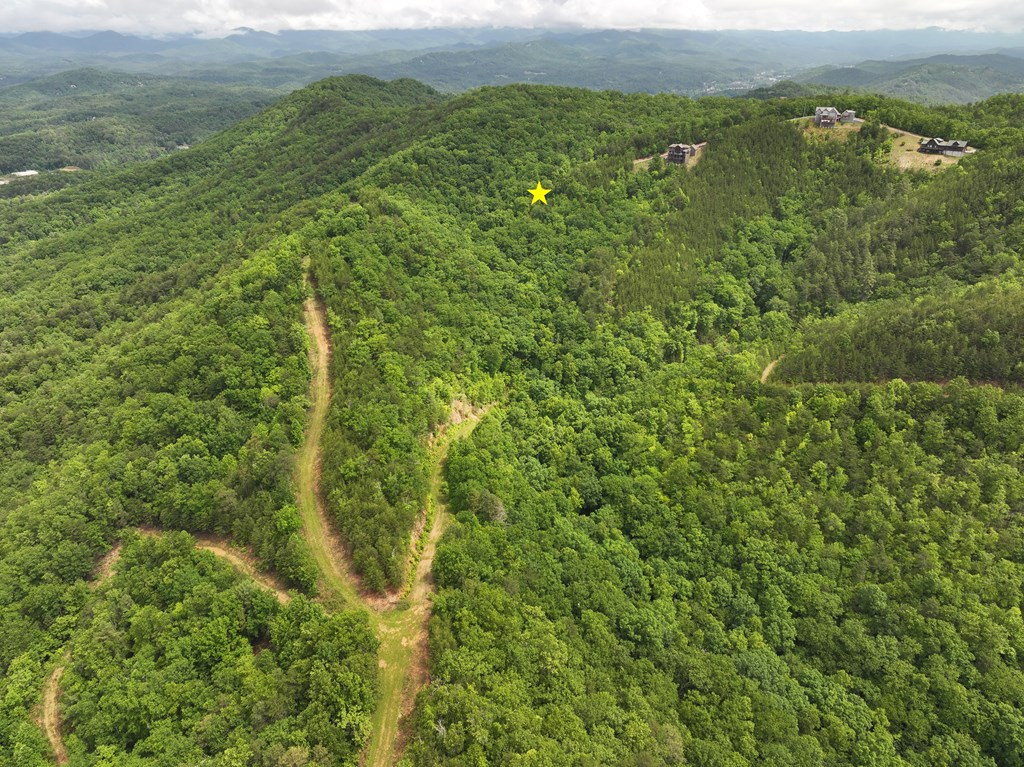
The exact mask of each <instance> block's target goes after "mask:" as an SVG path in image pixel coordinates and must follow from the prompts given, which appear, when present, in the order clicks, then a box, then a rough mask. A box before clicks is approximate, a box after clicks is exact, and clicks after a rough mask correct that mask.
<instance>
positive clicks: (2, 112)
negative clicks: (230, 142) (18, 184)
mask: <svg viewBox="0 0 1024 767" xmlns="http://www.w3.org/2000/svg"><path fill="white" fill-rule="evenodd" d="M277 96H278V94H276V93H275V92H274V91H271V90H270V89H267V88H256V87H242V86H227V85H214V84H210V83H205V82H200V81H198V80H187V79H184V78H171V77H154V76H152V75H138V74H127V73H124V72H109V71H100V70H96V69H78V70H72V71H68V72H61V73H60V74H56V75H51V76H49V77H43V78H39V79H37V80H32V81H31V82H27V83H23V84H21V85H16V86H14V87H11V88H4V89H0V174H3V173H11V172H15V171H23V170H40V171H42V170H52V169H54V168H61V167H65V166H73V167H78V168H86V169H88V168H100V167H109V166H113V165H121V164H124V163H127V162H133V161H138V160H149V159H153V158H155V157H159V156H160V155H161V154H163V153H165V152H172V151H175V150H178V149H179V148H181V147H187V146H188V145H190V144H194V143H195V142H196V141H199V140H200V139H203V138H206V137H207V136H209V135H210V134H212V133H216V132H217V131H219V130H223V129H224V128H227V127H229V126H231V125H233V124H234V123H236V122H238V121H239V120H241V119H243V118H245V117H249V116H250V115H252V114H255V113H256V112H257V111H259V110H260V109H262V108H264V107H266V106H267V105H269V104H271V103H272V102H273V101H274V99H275V98H277Z"/></svg>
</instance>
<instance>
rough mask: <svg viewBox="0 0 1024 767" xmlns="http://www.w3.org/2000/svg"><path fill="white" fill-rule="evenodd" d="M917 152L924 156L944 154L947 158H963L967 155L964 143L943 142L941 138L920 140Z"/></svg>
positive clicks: (954, 141)
mask: <svg viewBox="0 0 1024 767" xmlns="http://www.w3.org/2000/svg"><path fill="white" fill-rule="evenodd" d="M917 151H918V152H924V153H925V154H944V155H946V156H948V157H963V156H964V155H965V154H966V153H967V142H966V141H957V140H952V141H944V140H943V139H941V138H928V139H921V145H920V146H919V147H918V148H917Z"/></svg>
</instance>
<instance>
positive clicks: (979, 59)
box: [796, 53, 1024, 104]
mask: <svg viewBox="0 0 1024 767" xmlns="http://www.w3.org/2000/svg"><path fill="white" fill-rule="evenodd" d="M796 79H797V80H799V81H802V82H807V83H820V84H822V85H829V86H840V87H847V88H856V89H859V90H869V91H875V92H877V93H884V94H887V95H890V96H899V97H900V98H905V99H908V100H911V101H920V102H924V103H934V104H939V103H969V102H973V101H980V100H981V99H984V98H988V97H989V96H992V95H995V94H996V93H1005V92H1015V91H1022V90H1024V57H1022V56H1020V55H1018V56H1013V55H1007V54H1006V53H997V54H982V55H953V54H941V55H936V56H929V57H927V58H923V59H905V60H900V61H864V62H861V63H859V64H857V65H856V66H848V67H821V68H818V69H814V70H811V71H809V72H805V73H802V74H801V75H800V76H798V77H797V78H796Z"/></svg>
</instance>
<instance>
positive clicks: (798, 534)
mask: <svg viewBox="0 0 1024 767" xmlns="http://www.w3.org/2000/svg"><path fill="white" fill-rule="evenodd" d="M849 102H850V103H844V104H842V106H843V107H844V108H856V109H857V110H858V111H859V112H860V113H861V114H863V115H865V116H866V117H867V122H866V123H865V124H864V126H863V128H862V130H861V131H860V132H859V133H856V134H853V135H852V136H851V137H850V139H849V140H847V141H842V142H841V141H809V140H807V139H806V138H805V137H804V134H803V133H802V132H801V131H800V129H799V128H798V127H797V126H796V125H795V124H793V123H792V122H789V121H788V118H790V117H793V116H796V115H799V114H804V113H806V110H807V109H808V108H809V107H812V106H813V102H812V101H810V100H809V99H805V98H801V97H794V98H791V99H786V100H762V99H751V100H735V99H725V98H717V99H701V100H697V101H691V100H688V99H684V98H679V97H674V96H669V95H657V96H650V95H640V94H637V95H623V94H618V93H593V92H588V91H582V90H573V89H566V88H557V87H549V86H509V87H502V88H484V89H480V90H477V91H472V92H470V93H467V94H465V95H463V96H459V97H456V98H442V97H441V96H440V95H439V94H437V93H436V92H434V91H432V90H430V89H429V88H427V87H425V86H422V85H420V84H418V83H415V82H412V81H408V80H406V81H395V82H392V83H383V82H380V81H375V80H372V79H370V78H366V77H350V78H337V79H331V80H326V81H323V82H321V83H318V84H316V85H314V86H311V87H310V88H308V89H305V90H303V91H300V92H298V93H295V94H293V95H291V96H289V97H286V98H284V99H282V100H281V101H280V102H278V103H277V104H275V105H274V106H272V107H271V108H270V109H268V110H267V111H266V112H264V113H262V114H261V115H259V116H257V117H255V118H252V119H250V120H248V121H245V122H243V123H241V124H239V125H238V126H236V127H235V128H232V129H230V130H228V131H226V132H224V133H221V134H218V135H216V136H214V137H212V138H210V139H209V140H207V141H205V142H203V143H202V144H201V145H200V146H198V147H197V148H196V149H195V150H193V151H190V152H187V153H180V154H176V155H174V156H171V157H168V158H165V159H162V160H159V161H157V162H154V163H143V164H139V165H135V166H132V167H131V168H129V169H127V170H122V171H118V172H110V173H103V174H93V175H92V176H91V177H90V178H88V179H86V180H84V181H82V182H80V183H75V184H73V185H71V186H70V187H68V188H65V189H53V190H52V191H46V190H47V189H48V188H49V187H47V186H45V184H44V182H37V183H39V184H40V186H39V187H33V193H32V194H13V193H12V194H9V195H8V196H6V197H5V198H4V199H3V200H0V236H2V244H0V397H2V399H0V425H2V426H0V453H2V458H3V460H2V462H0V524H2V527H3V535H2V537H0V557H2V560H0V561H2V565H0V594H2V595H3V598H2V599H0V606H2V609H3V616H2V620H0V760H3V759H6V760H15V761H16V763H18V764H27V765H32V764H45V763H47V759H48V755H47V742H46V740H45V739H44V737H43V735H42V733H41V731H40V730H39V728H38V727H37V726H36V724H35V723H34V717H35V714H34V709H35V708H36V706H38V704H39V701H40V699H41V696H42V690H43V687H44V682H45V680H46V678H47V676H48V674H49V672H50V670H51V669H52V668H54V667H55V666H56V665H57V664H60V663H64V664H66V670H65V671H64V677H63V681H62V682H61V686H62V695H63V698H62V701H63V702H62V707H63V718H64V721H63V727H64V732H65V743H66V745H67V747H68V751H69V758H70V760H71V763H72V764H76V765H79V764H80V765H101V764H131V765H135V764H138V765H142V764H166V765H185V764H211V765H236V764H237V765H259V766H260V767H264V766H266V767H278V766H280V767H284V765H317V766H318V767H320V766H326V765H341V764H346V765H351V764H357V763H358V759H359V753H360V749H361V748H362V747H363V745H364V744H365V740H366V734H367V727H368V725H367V721H368V717H369V715H370V712H371V710H372V709H373V707H374V702H375V696H376V694H377V692H376V691H377V680H376V677H375V673H374V672H375V669H376V668H377V666H378V659H377V658H376V641H375V638H374V636H373V632H372V630H371V628H372V625H373V623H372V620H370V618H368V616H367V615H366V613H365V612H363V611H359V610H348V611H339V612H333V613H332V612H328V611H326V610H325V608H324V607H323V606H322V605H321V604H318V603H317V602H316V601H315V597H316V593H315V592H316V581H317V579H316V573H315V567H314V565H313V562H312V559H311V556H310V551H309V544H308V543H307V541H306V540H304V538H303V536H302V534H301V525H300V522H299V519H298V515H297V512H296V509H295V506H294V501H293V495H292V493H293V488H292V486H291V467H292V462H293V459H294V452H295V448H296V446H297V445H298V444H299V443H300V441H301V439H302V429H303V424H304V420H305V419H304V411H305V408H306V407H307V405H308V401H307V396H306V392H307V384H308V380H309V376H310V367H309V364H308V362H307V358H306V346H307V344H308V341H307V340H306V337H305V335H304V333H303V329H302V325H301V317H302V303H303V301H304V300H305V299H306V297H307V295H308V294H309V290H310V289H313V290H315V291H316V294H317V295H318V296H319V297H320V298H322V300H323V302H324V305H325V307H326V313H327V320H328V324H329V327H330V331H331V343H332V347H333V355H332V360H331V369H330V380H331V385H332V390H333V394H332V400H331V409H330V413H329V418H328V422H327V428H326V433H325V435H324V438H323V451H324V461H323V466H322V481H323V490H324V494H325V497H326V502H327V509H328V513H329V516H330V518H331V520H332V521H333V523H334V524H335V525H336V526H337V528H338V530H339V532H340V534H341V537H342V539H343V540H344V543H345V548H346V551H347V552H348V553H349V554H350V556H351V561H352V566H353V567H354V569H355V570H356V572H357V573H358V574H359V576H360V578H361V583H362V586H363V587H364V588H365V589H367V590H369V591H375V592H381V591H385V590H389V589H391V590H395V589H396V588H397V587H399V586H400V585H401V584H402V581H403V578H404V577H405V562H406V557H407V552H408V549H409V544H410V538H411V535H412V531H413V528H414V526H415V524H416V518H417V515H418V511H419V510H420V509H421V508H422V507H423V505H424V503H425V499H426V498H427V495H428V492H429V486H430V460H429V454H430V450H429V447H428V445H429V444H430V438H431V435H432V434H435V433H436V431H437V429H438V428H439V427H440V426H441V425H442V424H443V423H444V422H445V421H446V420H447V419H448V417H449V412H450V408H451V402H452V400H453V399H456V398H460V399H461V398H464V399H468V400H470V401H471V402H473V403H474V404H476V405H480V406H483V405H490V406H491V407H490V410H489V411H488V414H487V415H486V416H485V418H484V420H483V421H482V423H481V424H480V425H479V426H478V427H477V428H476V430H475V431H474V432H473V433H472V436H470V437H469V438H468V439H466V440H464V441H462V442H456V443H454V444H452V445H451V447H450V450H449V454H448V455H449V458H448V461H447V465H446V469H445V475H444V479H445V487H446V491H447V496H448V499H449V504H450V508H451V511H452V512H453V513H454V515H455V518H454V519H453V520H452V522H451V524H450V525H449V528H448V531H447V533H446V535H445V537H444V538H443V539H442V541H441V543H440V546H439V548H438V551H437V554H436V557H435V559H434V577H435V581H436V588H437V593H436V595H435V598H434V603H433V610H432V612H433V615H432V618H431V619H430V632H429V634H430V636H429V656H428V657H429V669H430V677H429V679H430V683H429V685H428V686H426V687H425V689H424V690H423V691H422V693H421V694H420V696H419V699H418V702H417V705H416V708H415V710H414V712H413V713H412V714H411V715H410V717H409V718H408V720H407V721H406V722H405V725H404V729H405V733H406V737H407V747H406V750H405V756H404V762H403V763H404V764H407V765H432V764H450V765H551V766H552V767H554V766H555V765H580V766H581V767H582V766H584V765H588V766H589V765H622V766H623V767H626V766H627V765H629V766H636V767H640V766H641V765H643V766H644V767H647V766H648V765H670V764H688V765H700V766H701V767H710V766H711V765H715V766H716V767H717V766H719V765H720V766H722V767H742V766H743V765H780V766H781V765H821V766H822V767H824V766H825V765H863V764H874V765H899V766H901V767H903V766H908V765H909V766H913V767H917V766H918V765H920V766H921V767H924V766H925V765H937V764H949V765H953V764H955V765H975V766H977V767H996V766H997V765H998V766H999V767H1002V765H1021V764H1024V714H1022V713H1021V711H1022V704H1024V661H1022V660H1021V658H1024V624H1022V621H1021V607H1022V601H1024V526H1022V521H1021V520H1022V519H1024V517H1022V514H1021V512H1022V511H1024V475H1022V471H1024V398H1022V396H1021V393H1020V392H1019V390H1018V389H1017V388H1015V387H1016V386H1017V385H1018V384H1019V383H1020V377H1021V367H1020V365H1021V362H1020V355H1019V353H1020V351H1021V348H1022V345H1024V344H1022V341H1021V323H1020V321H1019V314H1020V305H1021V302H1020V298H1021V297H1022V296H1021V295H1020V294H1021V278H1022V275H1021V267H1022V264H1021V252H1022V250H1021V249H1022V247H1024V240H1022V237H1024V221H1022V214H1024V207H1022V203H1021V199H1022V196H1021V192H1022V191H1024V190H1022V189H1021V183H1022V181H1021V179H1022V178H1024V156H1022V155H1021V153H1020V149H1019V147H1020V145H1021V139H1022V138H1024V130H1021V129H1020V128H1018V127H1016V125H1017V123H1018V116H1019V115H1020V114H1021V113H1022V112H1024V100H1022V99H1021V98H1020V97H1012V96H1002V97H996V98H993V99H991V100H990V101H987V102H983V103H979V104H975V105H972V106H968V107H944V108H935V109H931V108H925V107H920V106H915V105H912V104H908V103H904V102H899V101H895V100H892V99H888V98H885V97H879V96H871V95H857V96H853V95H851V96H850V97H849ZM882 123H884V124H887V125H892V126H897V127H902V128H904V129H906V130H913V131H916V132H921V133H924V134H928V135H962V136H964V137H965V138H968V139H969V140H971V141H972V143H975V144H976V145H977V146H979V147H980V151H979V152H978V153H977V154H976V155H973V156H970V157H967V158H965V159H964V160H963V161H962V162H961V163H960V164H959V165H957V166H955V167H951V168H949V169H947V170H944V171H942V172H941V173H937V174H928V173H924V172H910V173H901V172H899V171H898V170H897V169H896V168H895V167H893V166H891V165H890V164H889V162H888V160H887V149H886V147H887V142H888V141H890V140H891V139H890V138H889V134H888V132H887V131H885V130H884V129H883V128H882V127H881V125H882ZM677 140H681V141H701V140H707V141H708V142H709V144H708V148H707V149H706V150H705V152H704V154H703V155H702V156H701V158H700V161H699V162H698V163H696V165H695V166H693V167H687V166H674V165H667V164H665V163H663V162H661V160H660V158H657V157H655V158H654V159H652V160H651V161H650V162H645V163H635V162H634V160H636V159H638V158H642V157H649V156H651V155H656V154H657V152H659V151H661V150H663V149H664V147H665V145H666V144H667V143H669V142H670V141H677ZM538 180H540V181H542V182H543V184H544V186H545V187H549V188H551V189H552V192H551V193H550V194H549V195H548V204H547V205H540V204H538V205H531V204H530V199H529V195H528V194H527V191H526V190H527V189H529V188H530V187H531V186H533V185H534V184H536V182H537V181H538ZM12 186H13V185H12ZM304 263H308V264H309V269H310V273H311V280H310V285H311V287H305V282H304V279H303V264H304ZM780 355H785V356H784V358H783V360H782V362H781V363H780V364H779V367H778V369H777V371H776V373H775V374H774V375H773V376H772V377H770V378H769V379H768V381H767V382H766V383H760V382H759V376H760V374H761V370H762V368H763V367H764V365H765V364H766V363H768V362H769V361H770V360H772V359H775V358H777V357H779V356H780ZM979 384H980V385H979ZM140 527H144V528H146V529H147V530H148V529H150V528H159V529H162V530H165V531H167V534H165V535H139V534H138V533H137V532H134V531H135V530H137V529H138V528H140ZM180 530H187V531H190V532H191V533H193V534H200V533H210V534H217V535H220V536H224V537H227V538H230V539H231V540H233V541H234V542H235V543H236V544H237V545H239V546H246V547H248V548H249V549H250V550H251V551H252V552H253V553H254V554H255V556H256V557H257V558H258V560H259V562H260V563H262V566H263V567H265V568H267V569H272V570H275V571H276V572H277V574H278V575H279V576H280V577H282V578H283V579H285V580H286V581H287V582H288V583H289V584H290V585H291V586H292V587H293V588H294V594H295V597H294V599H292V601H291V602H289V603H288V604H286V605H285V604H282V603H279V602H278V601H276V600H275V599H274V598H273V597H272V596H271V595H270V594H268V593H266V592H263V591H261V590H260V589H258V588H257V587H256V586H254V585H253V584H252V583H251V582H250V581H247V580H246V579H245V578H244V577H243V576H241V575H239V574H238V573H237V572H234V571H232V570H231V569H230V568H228V567H227V566H226V565H224V564H223V563H221V562H219V561H218V560H216V559H215V558H214V557H213V556H212V555H210V554H208V553H206V552H202V551H197V550H196V549H195V548H194V547H193V546H192V538H190V537H189V536H188V535H185V534H181V533H176V532H175V531H180ZM117 541H121V542H122V544H123V550H122V553H121V557H120V560H119V561H118V562H117V564H116V565H115V566H114V571H113V574H112V575H111V576H110V577H109V578H103V577H100V576H98V575H97V569H96V568H97V566H98V563H99V562H100V559H101V557H103V556H104V554H105V553H106V552H107V551H109V550H110V548H111V547H112V546H114V545H115V542H117ZM399 609H400V607H399ZM370 617H372V616H370Z"/></svg>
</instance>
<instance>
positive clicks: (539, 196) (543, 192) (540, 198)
mask: <svg viewBox="0 0 1024 767" xmlns="http://www.w3.org/2000/svg"><path fill="white" fill-rule="evenodd" d="M528 191H529V192H530V194H532V195H533V199H532V200H530V205H533V204H534V203H538V202H542V203H544V204H545V205H547V204H548V201H547V200H545V199H544V198H545V197H546V196H547V193H548V192H550V191H551V190H550V189H545V188H544V187H542V186H541V185H540V182H539V181H538V182H537V188H536V189H530V190H528Z"/></svg>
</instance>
